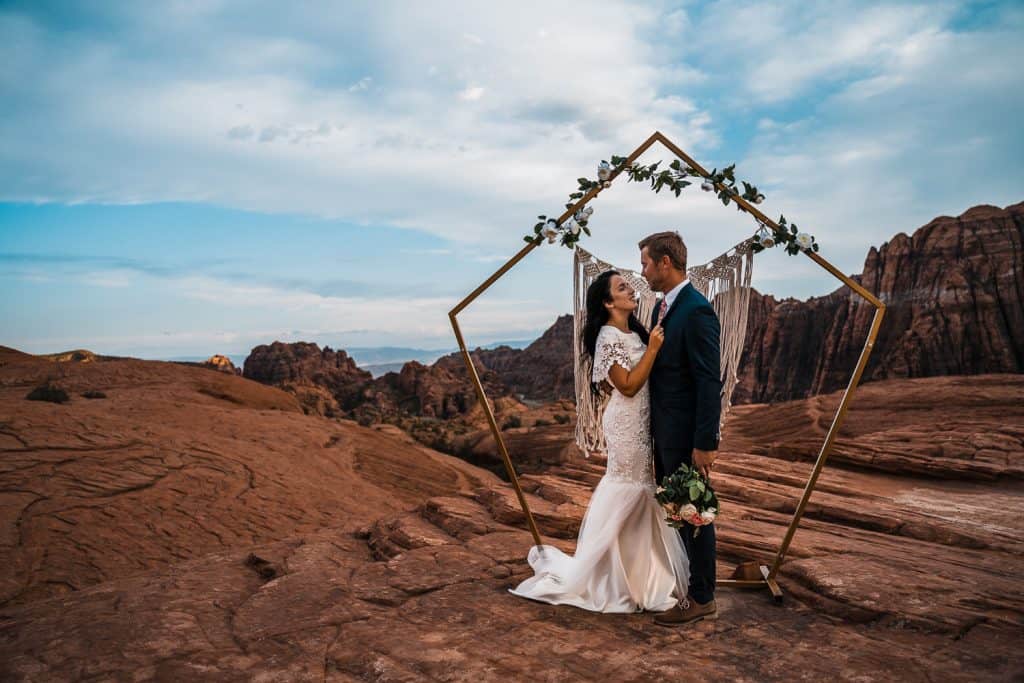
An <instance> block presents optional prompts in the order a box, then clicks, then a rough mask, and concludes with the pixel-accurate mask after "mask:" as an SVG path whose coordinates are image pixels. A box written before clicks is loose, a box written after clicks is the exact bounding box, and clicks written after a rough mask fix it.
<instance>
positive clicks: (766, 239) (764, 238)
mask: <svg viewBox="0 0 1024 683" xmlns="http://www.w3.org/2000/svg"><path fill="white" fill-rule="evenodd" d="M758 241H759V242H760V243H761V246H762V247H764V248H765V249H771V248H772V247H774V246H775V238H774V237H772V236H771V234H770V233H767V232H766V233H764V234H763V235H761V237H760V238H759V239H758Z"/></svg>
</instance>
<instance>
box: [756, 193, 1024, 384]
mask: <svg viewBox="0 0 1024 683" xmlns="http://www.w3.org/2000/svg"><path fill="white" fill-rule="evenodd" d="M1022 242H1024V203H1022V204H1015V205H1013V206H1008V207H1006V208H1005V209H999V208H996V207H994V206H976V207H974V208H972V209H970V210H968V211H966V212H964V213H963V214H962V215H961V216H959V217H958V218H950V217H946V216H943V217H940V218H936V219H934V220H933V221H931V222H930V223H928V224H927V225H925V226H924V227H922V228H920V229H918V230H917V231H916V232H915V233H914V234H913V235H912V236H910V237H908V236H907V235H905V234H903V233H900V234H898V235H896V236H895V237H894V238H893V239H892V240H890V241H889V242H887V243H885V244H883V245H882V246H881V247H879V248H878V249H875V248H873V247H872V249H871V250H870V251H869V252H868V256H867V259H866V260H865V263H864V271H863V273H862V274H861V275H859V276H858V277H857V278H856V279H858V280H859V281H860V283H861V284H862V285H863V286H864V287H865V288H866V289H867V290H868V291H869V292H872V293H874V294H875V295H876V296H877V297H878V298H879V299H881V300H882V302H883V303H885V305H886V307H887V310H886V314H885V318H884V321H883V323H882V328H881V330H880V332H879V335H878V338H877V340H876V343H875V348H874V351H873V352H872V355H871V357H870V360H869V362H868V366H867V368H866V370H865V373H864V377H863V381H867V382H869V381H872V380H879V379H889V378H899V377H935V376H944V375H974V374H983V373H992V372H1007V373H1021V372H1024V247H1022ZM873 314H874V307H873V306H871V305H870V304H867V303H865V302H863V300H861V299H860V297H859V296H857V295H855V294H853V293H852V292H850V291H849V290H848V289H847V288H846V287H841V288H840V289H838V290H837V291H835V292H833V293H832V294H829V295H828V296H825V297H817V298H813V299H809V300H808V301H804V302H800V301H796V300H793V299H786V300H783V301H779V302H776V301H775V300H774V299H772V298H771V297H760V296H758V297H752V301H751V317H750V323H749V330H748V335H747V346H746V348H745V350H744V356H743V360H742V362H741V364H740V372H739V375H740V384H739V387H738V388H737V393H736V400H737V402H747V401H753V402H765V401H780V400H788V399H793V398H803V397H805V396H810V395H813V394H819V393H826V392H830V391H834V390H836V389H839V388H841V387H843V386H845V385H846V383H847V382H848V381H849V378H850V373H851V372H852V370H853V367H854V366H855V365H856V362H857V358H858V356H859V355H860V352H861V349H862V348H863V346H864V341H865V339H866V338H867V333H868V329H869V327H870V324H871V318H872V316H873Z"/></svg>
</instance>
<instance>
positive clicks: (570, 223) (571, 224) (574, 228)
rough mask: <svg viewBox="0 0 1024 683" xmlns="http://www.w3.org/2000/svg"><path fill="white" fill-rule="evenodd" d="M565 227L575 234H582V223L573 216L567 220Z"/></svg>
mask: <svg viewBox="0 0 1024 683" xmlns="http://www.w3.org/2000/svg"><path fill="white" fill-rule="evenodd" d="M564 227H565V228H566V229H567V230H568V231H569V232H571V233H572V234H574V235H578V234H580V224H579V223H577V222H576V221H574V220H573V219H571V218H570V219H569V220H567V221H566V222H565V224H564Z"/></svg>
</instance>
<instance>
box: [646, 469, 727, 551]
mask: <svg viewBox="0 0 1024 683" xmlns="http://www.w3.org/2000/svg"><path fill="white" fill-rule="evenodd" d="M654 497H655V498H656V499H657V501H658V503H659V504H661V507H663V508H665V512H666V513H667V514H668V517H667V518H666V520H665V521H666V522H668V525H669V526H671V527H675V528H677V529H678V528H680V527H682V526H683V525H684V524H691V525H693V526H694V527H695V528H694V530H693V535H694V536H696V535H697V534H698V533H700V528H701V527H702V526H704V525H706V524H711V523H712V522H714V521H715V517H717V516H718V509H719V508H718V496H716V495H715V491H714V489H712V488H711V483H710V482H709V481H708V480H707V479H705V478H704V477H702V476H701V475H700V473H699V472H697V470H695V469H693V468H691V467H688V466H686V465H685V464H684V465H680V466H679V469H677V470H676V471H675V473H673V474H670V475H669V476H667V477H664V478H662V480H661V486H659V487H658V489H657V491H656V492H655V495H654Z"/></svg>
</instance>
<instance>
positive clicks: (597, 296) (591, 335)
mask: <svg viewBox="0 0 1024 683" xmlns="http://www.w3.org/2000/svg"><path fill="white" fill-rule="evenodd" d="M613 275H619V271H617V270H606V271H605V272H603V273H601V274H600V275H598V276H597V279H596V280H594V281H593V282H591V283H590V286H589V287H587V322H586V323H585V324H584V326H583V348H584V349H586V351H587V353H589V354H590V357H591V358H593V357H594V351H595V350H596V348H597V334H598V332H600V331H601V326H602V325H605V324H606V323H607V322H608V309H607V308H605V307H604V304H605V302H607V301H611V300H612V276H613ZM629 329H631V330H632V331H634V332H636V333H637V334H639V335H640V339H642V340H643V342H644V344H646V343H647V341H648V339H649V338H650V335H648V333H647V330H646V329H644V326H643V325H641V324H640V321H639V320H637V317H636V316H635V315H634V314H632V313H630V314H629Z"/></svg>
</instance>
